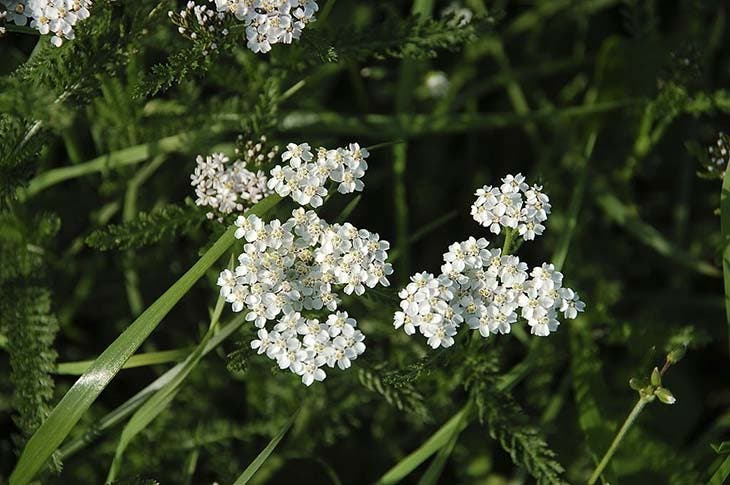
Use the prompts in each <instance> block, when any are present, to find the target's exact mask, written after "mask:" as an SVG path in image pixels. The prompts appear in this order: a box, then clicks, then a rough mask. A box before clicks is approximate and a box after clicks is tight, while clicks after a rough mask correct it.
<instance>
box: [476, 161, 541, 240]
mask: <svg viewBox="0 0 730 485" xmlns="http://www.w3.org/2000/svg"><path fill="white" fill-rule="evenodd" d="M474 195H476V196H477V200H476V201H475V202H474V204H473V205H472V206H471V214H472V217H473V218H474V220H475V221H477V222H478V223H479V224H481V225H482V226H484V227H488V228H489V230H490V231H491V232H493V233H494V234H499V233H500V232H501V231H502V229H503V228H510V229H516V230H517V232H518V233H519V234H520V236H522V238H523V239H524V240H525V241H530V240H532V239H535V236H539V235H541V234H542V233H543V231H544V230H545V226H544V225H543V223H544V222H545V221H546V220H547V218H548V215H549V214H550V207H551V206H550V199H549V198H548V196H547V195H545V194H544V193H543V192H542V187H541V186H539V185H533V186H532V187H530V186H529V185H527V184H526V183H525V177H523V176H522V174H519V173H518V174H517V175H507V176H506V177H504V178H503V179H502V185H500V186H499V187H492V186H491V185H485V186H484V187H482V188H481V189H478V190H477V191H476V193H475V194H474Z"/></svg>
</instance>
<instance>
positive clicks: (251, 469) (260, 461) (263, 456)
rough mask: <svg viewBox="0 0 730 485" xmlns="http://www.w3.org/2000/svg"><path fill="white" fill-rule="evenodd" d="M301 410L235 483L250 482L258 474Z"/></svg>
mask: <svg viewBox="0 0 730 485" xmlns="http://www.w3.org/2000/svg"><path fill="white" fill-rule="evenodd" d="M300 410H301V408H299V409H297V410H296V411H295V412H294V414H292V415H291V417H290V418H289V419H288V420H287V421H286V423H284V426H282V428H281V430H279V432H278V433H277V434H276V436H274V437H273V438H271V441H269V444H268V445H266V448H264V449H263V450H261V453H259V454H258V456H257V457H256V458H255V459H254V461H252V462H251V464H250V465H248V466H247V467H246V469H245V470H244V471H243V473H241V475H240V476H239V477H238V479H237V480H236V481H235V482H234V484H233V485H245V484H247V483H248V481H249V480H251V478H252V477H253V476H254V475H255V474H256V472H257V471H258V470H259V468H261V466H262V465H263V464H264V463H265V462H266V460H267V459H268V458H269V456H270V455H271V453H273V452H274V449H276V446H277V445H278V444H279V442H280V441H281V440H282V439H284V436H285V435H286V433H287V432H288V431H289V428H291V426H292V424H294V421H295V420H296V419H297V416H298V415H299V411H300Z"/></svg>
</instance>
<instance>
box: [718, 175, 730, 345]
mask: <svg viewBox="0 0 730 485" xmlns="http://www.w3.org/2000/svg"><path fill="white" fill-rule="evenodd" d="M720 234H721V236H722V275H723V281H724V286H725V320H726V323H727V329H728V343H729V344H730V169H726V170H725V176H724V177H723V179H722V192H721V193H720Z"/></svg>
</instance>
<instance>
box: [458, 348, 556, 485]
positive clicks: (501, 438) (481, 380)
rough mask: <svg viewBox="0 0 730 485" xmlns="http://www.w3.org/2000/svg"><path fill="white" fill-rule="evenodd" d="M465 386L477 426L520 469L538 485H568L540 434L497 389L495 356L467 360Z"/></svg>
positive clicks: (504, 394)
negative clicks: (483, 430)
mask: <svg viewBox="0 0 730 485" xmlns="http://www.w3.org/2000/svg"><path fill="white" fill-rule="evenodd" d="M467 366H468V368H469V369H470V371H469V374H468V376H467V381H466V385H467V388H468V389H469V390H470V392H471V395H472V397H473V399H474V403H475V405H476V410H477V417H478V418H479V422H480V423H482V424H484V425H486V426H487V427H488V429H489V434H490V436H491V437H492V438H493V439H495V440H496V441H497V442H498V443H499V444H500V445H501V446H502V448H503V449H504V450H505V451H506V452H507V453H509V455H510V457H511V458H512V461H513V462H514V463H515V464H516V465H520V466H523V467H524V468H525V470H527V471H528V472H529V473H530V475H532V477H533V478H534V479H535V480H536V481H537V483H538V484H539V485H567V484H568V482H567V481H566V480H565V479H564V478H563V472H564V471H565V470H564V468H563V466H562V465H561V464H560V463H559V462H558V461H557V455H556V454H555V452H554V451H553V450H552V449H550V447H549V446H548V444H547V442H546V441H545V438H544V437H543V436H542V433H540V431H539V430H538V429H537V428H536V427H535V426H534V425H532V424H530V422H529V419H528V418H527V416H526V415H525V413H524V412H523V411H522V408H521V407H520V405H519V404H518V403H517V402H516V401H515V400H514V399H513V398H512V396H510V395H509V394H508V393H506V392H504V391H500V390H499V389H498V388H497V386H496V383H497V376H498V370H499V366H498V360H497V356H496V355H495V353H492V354H490V355H488V356H485V355H479V356H469V358H468V361H467Z"/></svg>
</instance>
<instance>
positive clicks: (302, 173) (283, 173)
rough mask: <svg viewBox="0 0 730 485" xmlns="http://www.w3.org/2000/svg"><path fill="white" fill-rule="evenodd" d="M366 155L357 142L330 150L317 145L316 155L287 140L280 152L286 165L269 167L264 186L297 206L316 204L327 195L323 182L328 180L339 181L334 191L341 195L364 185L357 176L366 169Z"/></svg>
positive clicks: (322, 200) (360, 188) (361, 174)
mask: <svg viewBox="0 0 730 485" xmlns="http://www.w3.org/2000/svg"><path fill="white" fill-rule="evenodd" d="M368 156H370V154H369V153H368V151H367V149H366V148H360V145H358V144H357V143H350V145H349V146H348V147H347V148H336V149H334V150H327V149H326V148H318V149H317V155H316V157H315V155H314V154H313V153H312V150H311V148H310V146H309V144H308V143H302V144H301V145H297V144H294V143H290V144H288V145H287V147H286V151H285V152H284V153H282V155H281V159H282V161H284V162H288V164H287V165H284V166H281V165H277V166H276V167H274V168H273V169H272V170H271V176H270V177H269V182H268V186H269V188H270V189H272V190H274V191H275V192H276V193H277V194H279V195H280V196H282V197H286V196H289V197H291V198H292V199H294V201H295V202H297V203H298V204H300V205H310V206H312V207H319V206H321V205H322V204H323V203H324V198H325V197H326V196H327V188H326V184H327V183H328V181H330V180H331V181H333V182H337V183H338V184H339V185H338V187H337V191H338V192H339V193H341V194H350V193H352V192H355V191H362V189H363V188H364V187H365V184H364V183H363V181H362V180H361V179H362V177H363V176H364V175H365V171H366V170H367V168H368V164H367V162H366V161H365V159H366V158H368Z"/></svg>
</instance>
